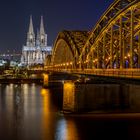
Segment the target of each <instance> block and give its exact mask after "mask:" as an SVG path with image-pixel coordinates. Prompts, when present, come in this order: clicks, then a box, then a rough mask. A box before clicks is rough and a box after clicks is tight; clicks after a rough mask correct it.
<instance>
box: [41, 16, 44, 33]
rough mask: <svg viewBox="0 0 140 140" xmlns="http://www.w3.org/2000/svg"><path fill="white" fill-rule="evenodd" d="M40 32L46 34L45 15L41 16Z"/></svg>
mask: <svg viewBox="0 0 140 140" xmlns="http://www.w3.org/2000/svg"><path fill="white" fill-rule="evenodd" d="M40 34H45V30H44V23H43V16H41V22H40Z"/></svg>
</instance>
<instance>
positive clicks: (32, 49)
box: [21, 16, 52, 66]
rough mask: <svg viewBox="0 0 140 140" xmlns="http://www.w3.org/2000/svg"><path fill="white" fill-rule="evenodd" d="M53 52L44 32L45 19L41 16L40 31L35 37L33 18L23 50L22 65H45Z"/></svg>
mask: <svg viewBox="0 0 140 140" xmlns="http://www.w3.org/2000/svg"><path fill="white" fill-rule="evenodd" d="M51 51H52V47H51V46H47V34H46V33H45V30H44V23H43V17H42V16H41V22H40V30H37V35H36V36H35V32H34V28H33V22H32V16H31V17H30V24H29V31H28V33H27V41H26V45H25V46H23V48H22V55H21V64H22V65H24V66H34V65H39V64H41V65H43V64H44V61H45V59H46V57H47V56H48V55H50V53H51Z"/></svg>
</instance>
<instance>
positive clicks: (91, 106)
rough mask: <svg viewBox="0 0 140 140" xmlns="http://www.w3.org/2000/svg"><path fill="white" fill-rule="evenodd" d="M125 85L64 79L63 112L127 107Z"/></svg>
mask: <svg viewBox="0 0 140 140" xmlns="http://www.w3.org/2000/svg"><path fill="white" fill-rule="evenodd" d="M127 91H128V88H127V86H125V87H123V86H122V85H119V84H111V85H110V84H91V83H89V84H88V83H74V82H71V81H66V82H65V83H64V86H63V111H64V112H75V113H79V112H88V111H89V112H90V111H94V112H96V111H111V110H113V111H117V110H120V109H125V108H128V107H129V93H128V92H127Z"/></svg>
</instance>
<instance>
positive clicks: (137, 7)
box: [79, 0, 140, 69]
mask: <svg viewBox="0 0 140 140" xmlns="http://www.w3.org/2000/svg"><path fill="white" fill-rule="evenodd" d="M79 61H80V62H81V65H80V67H84V68H97V69H99V68H101V69H103V68H105V69H108V68H111V69H112V68H139V67H140V2H139V1H138V0H116V1H115V2H114V3H113V4H112V5H111V6H110V7H109V8H108V9H107V11H106V12H105V13H104V14H103V16H102V17H101V18H100V20H99V22H97V24H96V26H95V27H94V28H93V30H92V31H91V32H90V35H89V37H88V39H87V41H86V43H85V45H84V47H83V49H82V51H81V54H80V56H79Z"/></svg>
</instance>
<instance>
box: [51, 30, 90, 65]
mask: <svg viewBox="0 0 140 140" xmlns="http://www.w3.org/2000/svg"><path fill="white" fill-rule="evenodd" d="M87 37H88V32H87V31H62V32H60V33H59V34H58V37H57V39H56V41H55V44H54V48H53V53H52V59H51V63H52V66H54V67H57V68H66V67H67V68H68V67H69V68H78V66H77V61H78V60H79V56H80V53H81V51H82V48H83V46H84V44H85V42H86V40H87Z"/></svg>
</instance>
